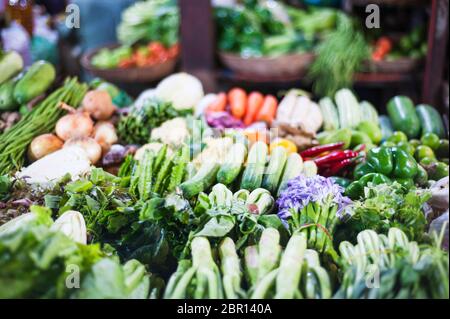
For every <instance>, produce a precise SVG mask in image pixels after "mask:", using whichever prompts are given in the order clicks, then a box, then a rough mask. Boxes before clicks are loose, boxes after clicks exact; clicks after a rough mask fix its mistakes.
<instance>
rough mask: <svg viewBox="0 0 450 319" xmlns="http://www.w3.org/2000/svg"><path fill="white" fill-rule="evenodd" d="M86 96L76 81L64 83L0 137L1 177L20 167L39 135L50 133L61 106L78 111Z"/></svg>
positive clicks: (60, 112)
mask: <svg viewBox="0 0 450 319" xmlns="http://www.w3.org/2000/svg"><path fill="white" fill-rule="evenodd" d="M86 92H87V86H86V85H85V84H80V83H79V82H78V80H77V79H76V78H72V79H67V80H66V81H65V83H64V85H63V86H62V87H60V88H59V89H57V90H56V91H54V92H53V93H52V94H50V95H49V96H48V97H47V98H46V99H44V100H43V101H42V102H41V103H39V105H37V106H36V107H35V108H34V109H33V110H32V111H31V112H30V113H28V114H27V115H26V116H24V117H23V118H22V119H21V120H20V121H19V122H18V123H17V124H16V125H14V126H13V127H12V128H11V129H10V130H8V131H7V132H5V133H4V134H2V135H0V175H4V174H9V173H10V172H12V171H14V170H18V169H20V168H21V167H22V165H23V163H24V160H25V152H26V151H27V147H28V145H29V144H30V143H31V141H32V140H33V139H34V138H35V137H36V136H38V135H41V134H44V133H49V132H51V131H53V129H54V128H55V125H56V122H57V121H58V119H59V118H60V117H61V116H62V115H63V114H64V112H65V111H64V110H63V109H62V108H60V103H61V102H64V103H66V104H69V105H71V106H73V107H77V106H78V105H79V104H80V103H81V101H82V99H83V97H84V95H85V94H86Z"/></svg>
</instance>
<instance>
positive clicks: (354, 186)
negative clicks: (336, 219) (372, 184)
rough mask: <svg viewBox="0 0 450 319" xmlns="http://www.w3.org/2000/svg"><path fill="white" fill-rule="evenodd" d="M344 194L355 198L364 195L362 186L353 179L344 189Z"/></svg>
mask: <svg viewBox="0 0 450 319" xmlns="http://www.w3.org/2000/svg"><path fill="white" fill-rule="evenodd" d="M344 195H345V196H347V197H349V198H351V199H353V200H357V199H359V198H361V197H362V196H363V195H364V186H363V185H362V184H361V183H360V182H359V181H355V182H353V183H351V184H350V185H349V186H348V187H347V188H346V189H345V193H344Z"/></svg>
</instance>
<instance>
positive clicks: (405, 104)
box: [387, 96, 420, 139]
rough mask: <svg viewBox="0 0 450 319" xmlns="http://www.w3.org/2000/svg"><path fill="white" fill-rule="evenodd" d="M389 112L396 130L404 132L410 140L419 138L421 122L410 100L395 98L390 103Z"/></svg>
mask: <svg viewBox="0 0 450 319" xmlns="http://www.w3.org/2000/svg"><path fill="white" fill-rule="evenodd" d="M387 112H388V115H389V118H390V119H391V122H392V127H393V128H394V130H396V131H402V132H404V133H405V134H406V135H407V136H408V138H410V139H412V138H416V137H418V136H419V134H420V120H419V117H418V116H417V113H416V109H415V107H414V104H413V102H412V101H411V99H410V98H408V97H406V96H394V97H393V98H392V99H391V100H390V101H389V102H388V105H387Z"/></svg>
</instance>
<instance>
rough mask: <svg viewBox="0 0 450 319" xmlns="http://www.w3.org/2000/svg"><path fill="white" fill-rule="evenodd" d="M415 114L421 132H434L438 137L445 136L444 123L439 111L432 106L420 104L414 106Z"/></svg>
mask: <svg viewBox="0 0 450 319" xmlns="http://www.w3.org/2000/svg"><path fill="white" fill-rule="evenodd" d="M416 112H417V116H418V117H419V120H420V123H421V124H422V134H421V135H424V134H426V133H434V134H436V135H437V136H439V137H440V138H443V137H444V136H445V129H444V124H443V123H442V118H441V115H440V114H439V112H438V111H437V110H436V109H435V108H434V107H432V106H430V105H426V104H420V105H418V106H417V107H416Z"/></svg>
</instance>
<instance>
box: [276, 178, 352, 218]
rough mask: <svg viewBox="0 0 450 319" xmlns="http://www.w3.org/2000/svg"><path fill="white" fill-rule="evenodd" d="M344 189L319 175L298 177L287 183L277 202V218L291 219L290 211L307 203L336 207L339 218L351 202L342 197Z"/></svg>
mask: <svg viewBox="0 0 450 319" xmlns="http://www.w3.org/2000/svg"><path fill="white" fill-rule="evenodd" d="M343 192H344V188H343V187H341V186H339V185H337V184H335V183H333V180H332V179H330V178H326V177H323V176H320V175H316V176H313V177H306V176H305V175H300V176H298V177H296V178H293V179H291V180H290V181H288V183H287V187H286V189H285V190H284V191H283V192H281V194H280V196H279V198H278V200H277V206H278V216H279V217H280V218H281V219H282V220H286V219H288V218H289V217H291V211H292V210H294V211H299V210H301V209H302V208H303V207H305V206H307V205H308V204H309V203H319V204H321V205H333V204H334V205H337V206H338V209H337V216H338V217H339V218H341V217H342V216H343V213H344V212H345V209H346V207H348V206H349V205H350V204H351V203H352V201H351V200H350V198H348V197H346V196H344V195H342V193H343Z"/></svg>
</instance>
